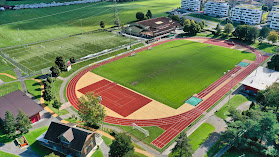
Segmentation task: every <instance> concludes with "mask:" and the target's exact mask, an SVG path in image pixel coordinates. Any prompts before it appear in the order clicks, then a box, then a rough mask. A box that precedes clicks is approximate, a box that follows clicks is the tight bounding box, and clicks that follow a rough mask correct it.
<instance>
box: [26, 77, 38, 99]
mask: <svg viewBox="0 0 279 157" xmlns="http://www.w3.org/2000/svg"><path fill="white" fill-rule="evenodd" d="M25 85H26V88H27V91H28V93H29V94H31V95H33V96H34V97H35V98H36V99H38V100H40V99H41V85H40V83H39V82H37V81H34V80H25Z"/></svg>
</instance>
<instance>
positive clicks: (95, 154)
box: [91, 148, 103, 157]
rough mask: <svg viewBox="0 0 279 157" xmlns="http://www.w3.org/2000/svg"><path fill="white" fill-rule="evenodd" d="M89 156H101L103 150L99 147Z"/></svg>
mask: <svg viewBox="0 0 279 157" xmlns="http://www.w3.org/2000/svg"><path fill="white" fill-rule="evenodd" d="M91 157H103V152H102V150H101V148H98V149H97V150H96V151H95V152H94V153H93V154H92V156H91Z"/></svg>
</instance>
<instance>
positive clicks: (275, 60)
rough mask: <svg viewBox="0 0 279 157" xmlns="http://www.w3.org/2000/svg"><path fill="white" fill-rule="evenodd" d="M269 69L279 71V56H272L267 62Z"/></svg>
mask: <svg viewBox="0 0 279 157" xmlns="http://www.w3.org/2000/svg"><path fill="white" fill-rule="evenodd" d="M267 67H268V68H269V69H272V70H276V71H279V54H276V55H274V56H272V58H271V60H270V61H269V62H267Z"/></svg>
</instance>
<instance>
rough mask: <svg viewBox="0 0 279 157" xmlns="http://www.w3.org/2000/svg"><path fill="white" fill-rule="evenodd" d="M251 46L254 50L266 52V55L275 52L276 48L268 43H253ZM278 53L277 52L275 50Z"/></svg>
mask: <svg viewBox="0 0 279 157" xmlns="http://www.w3.org/2000/svg"><path fill="white" fill-rule="evenodd" d="M252 46H255V47H256V48H258V49H260V50H262V51H265V52H268V53H275V50H276V46H272V45H271V44H269V43H262V44H260V43H259V42H255V43H254V44H252ZM277 52H278V50H277Z"/></svg>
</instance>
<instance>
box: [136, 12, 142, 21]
mask: <svg viewBox="0 0 279 157" xmlns="http://www.w3.org/2000/svg"><path fill="white" fill-rule="evenodd" d="M136 18H137V19H138V20H143V19H144V14H143V13H142V12H137V14H136Z"/></svg>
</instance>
